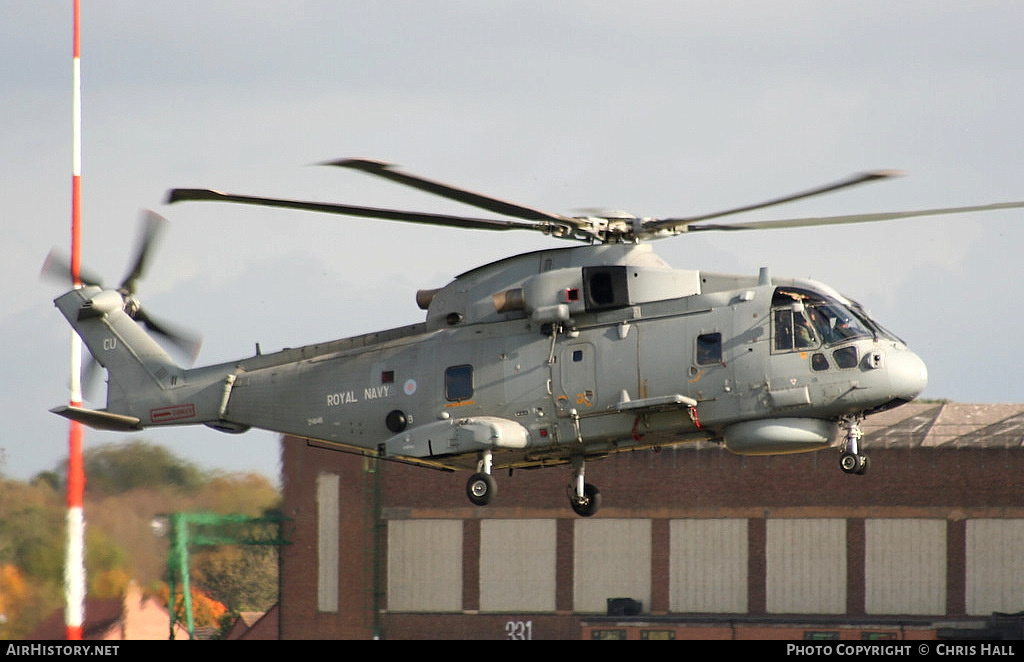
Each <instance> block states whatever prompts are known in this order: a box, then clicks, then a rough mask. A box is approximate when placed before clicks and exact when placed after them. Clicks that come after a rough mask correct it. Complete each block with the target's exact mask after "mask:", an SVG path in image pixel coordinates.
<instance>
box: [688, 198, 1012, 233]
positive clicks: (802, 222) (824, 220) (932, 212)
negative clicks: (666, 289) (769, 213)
mask: <svg viewBox="0 0 1024 662" xmlns="http://www.w3.org/2000/svg"><path fill="white" fill-rule="evenodd" d="M1021 207H1024V202H997V203H995V204H990V205H974V206H970V207H946V208H942V209H920V210H917V211H896V212H881V213H876V214H849V215H844V216H821V217H817V218H793V219H784V220H777V221H752V222H749V223H711V224H707V225H690V226H689V227H688V228H687V231H688V232H698V231H701V230H771V229H778V228H802V227H809V226H814V225H839V224H842V223H872V222H875V221H889V220H893V219H897V218H914V217H916V216H940V215H943V214H966V213H969V212H983V211H998V210H1000V209H1018V208H1021Z"/></svg>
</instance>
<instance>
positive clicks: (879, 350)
mask: <svg viewBox="0 0 1024 662" xmlns="http://www.w3.org/2000/svg"><path fill="white" fill-rule="evenodd" d="M324 165H330V166H337V167H341V168H346V169H350V170H356V171H360V172H362V173H365V174H368V175H372V176H375V177H381V178H384V179H386V180H389V181H391V182H394V183H397V184H400V185H403V186H409V187H413V188H416V189H419V190H421V191H425V192H427V193H430V194H433V195H437V196H441V197H444V198H447V199H450V200H454V201H457V202H460V203H464V204H466V205H469V206H473V207H477V208H480V209H483V210H487V211H489V212H491V213H493V214H496V215H500V216H504V217H507V218H504V219H492V218H480V217H469V216H455V215H447V214H434V213H425V212H410V211H402V210H394V209H380V208H375V207H361V206H353V205H341V204H333V203H319V202H306V201H299V200H287V199H280V198H267V197H258V196H248V195H235V194H228V193H223V192H219V191H216V190H212V189H184V188H180V189H172V190H170V191H169V192H168V196H167V199H166V203H168V204H173V203H180V202H186V201H220V202H228V203H238V204H249V205H259V206H269V207H280V208H287V209H295V210H302V211H313V212H325V213H334V214H342V215H348V216H357V217H365V218H377V219H388V220H397V221H404V222H411V223H421V224H429V225H441V226H451V227H458V228H464V229H470V230H490V231H511V230H526V231H535V232H538V231H539V232H542V233H544V234H546V235H549V236H550V237H552V238H555V239H562V240H567V241H571V242H575V243H574V245H570V246H562V247H555V248H551V249H542V250H538V251H534V252H529V253H524V254H520V255H515V256H512V257H507V258H504V259H501V260H498V261H495V262H492V263H490V264H485V265H482V266H479V267H477V268H474V269H471V270H470V271H467V272H465V273H462V274H460V275H457V276H455V277H454V279H453V280H452V281H451V282H449V283H448V284H447V285H444V286H443V287H440V288H437V289H424V290H420V291H419V292H417V293H416V301H417V304H418V305H419V307H420V309H422V310H424V311H425V319H424V320H423V321H420V322H416V323H413V324H410V325H407V326H402V327H397V328H391V329H387V330H382V331H375V332H371V333H366V334H363V335H358V336H353V337H348V338H342V339H338V340H332V341H329V342H324V343H318V344H312V345H306V346H302V347H297V348H290V349H283V350H280V351H277V352H273V353H266V354H264V353H262V352H261V351H260V350H259V348H258V346H257V351H256V354H255V355H252V356H248V357H246V358H242V359H239V360H236V361H230V362H226V363H219V364H216V365H208V366H202V367H194V368H185V367H182V366H181V365H179V363H178V362H176V361H175V360H174V359H173V358H172V357H171V356H170V355H169V354H168V352H167V351H166V350H165V349H164V348H163V346H162V345H161V344H160V343H158V342H156V340H155V339H154V337H153V335H152V334H151V333H149V332H147V328H148V329H149V331H151V332H152V333H153V334H157V335H164V336H167V337H171V338H175V337H176V336H175V334H174V333H172V332H171V331H170V330H169V328H170V327H169V326H168V325H165V324H162V323H158V322H156V321H155V320H154V319H153V318H152V316H150V315H148V314H147V313H146V312H145V311H144V309H143V308H142V307H141V305H140V304H139V302H138V300H137V298H136V296H135V284H136V282H137V280H138V279H139V277H140V276H141V271H142V268H143V265H144V264H145V263H146V255H147V253H148V251H149V246H150V245H151V243H152V242H151V240H152V237H153V236H154V235H155V233H156V231H157V229H158V228H159V227H162V225H163V219H162V217H160V216H158V215H156V214H152V213H150V215H149V218H148V221H147V229H146V233H145V237H144V239H143V241H142V242H141V243H140V247H139V252H138V256H137V258H136V260H135V263H134V266H133V267H132V269H131V270H130V271H129V275H128V276H126V278H125V279H124V281H123V282H122V284H121V286H120V287H118V288H113V289H104V287H103V286H102V285H101V284H100V283H99V280H98V279H91V278H86V277H82V278H81V279H80V282H81V286H79V287H75V288H73V289H72V290H70V291H68V292H67V293H65V294H63V295H62V296H60V297H58V298H57V299H56V300H55V304H56V306H57V308H58V309H59V310H60V312H61V313H62V314H63V316H64V317H65V318H66V319H67V321H68V322H69V323H70V324H71V326H72V327H74V329H75V331H76V332H77V333H78V335H80V336H81V338H82V340H83V341H84V343H85V345H86V347H87V348H88V350H89V352H90V353H91V355H92V356H93V357H94V359H95V361H96V362H97V363H98V364H99V365H101V366H102V367H103V368H105V369H106V370H107V374H108V379H107V401H106V407H105V408H103V409H89V408H85V407H82V406H78V405H77V404H72V405H65V406H60V407H56V408H54V409H52V410H51V411H52V412H54V413H56V414H59V415H61V416H64V417H66V418H69V419H71V420H74V421H78V422H80V423H83V424H85V425H88V426H91V427H94V428H99V429H104V430H118V431H136V430H142V429H144V428H149V427H157V426H172V425H192V424H204V425H206V426H209V427H211V428H213V429H215V430H219V431H222V432H228V433H241V432H245V431H247V430H249V429H251V428H257V429H264V430H269V431H273V432H278V433H281V434H287V435H293V436H296V437H300V438H307V439H312V440H317V441H320V442H325V443H327V444H329V445H333V447H336V448H338V449H340V450H346V451H350V452H357V453H361V454H364V455H368V456H374V457H378V458H381V459H384V460H394V461H399V462H405V463H413V464H416V465H421V466H425V467H431V468H434V469H439V470H444V471H467V472H469V473H470V476H469V478H468V480H467V483H466V495H467V497H468V499H469V501H470V502H471V503H472V504H474V505H476V506H486V505H488V504H490V503H491V502H492V501H493V499H494V497H495V495H496V493H497V482H496V480H495V478H494V472H495V470H497V469H503V470H505V469H507V470H508V471H509V472H512V471H513V470H516V469H524V468H534V467H549V466H565V465H568V467H569V468H570V470H571V474H570V478H569V481H568V486H567V495H568V498H569V504H570V507H571V508H572V510H573V511H574V512H575V513H576V514H577V515H580V516H583V517H589V516H592V515H594V514H595V513H596V512H597V511H598V509H599V507H600V505H601V493H600V490H599V489H598V488H597V487H596V486H594V485H592V484H590V483H588V482H586V474H585V468H586V463H587V462H588V461H592V460H596V459H599V458H603V457H606V456H609V455H611V454H614V453H621V452H631V451H640V450H650V449H654V450H658V449H661V448H663V447H668V446H673V445H676V444H682V443H693V442H712V443H716V444H721V445H723V446H724V447H725V448H726V449H727V450H729V451H731V452H733V453H737V454H743V455H755V456H756V455H775V454H789V453H802V452H811V451H818V450H823V449H828V448H836V449H838V452H839V453H838V454H839V462H838V464H839V468H840V470H841V471H842V472H844V473H847V474H854V475H861V474H864V473H866V472H867V470H868V467H869V464H870V463H869V459H868V457H867V455H866V454H865V453H864V451H863V448H862V443H861V439H862V436H863V433H862V431H861V427H860V424H861V423H862V422H863V420H864V419H865V418H866V417H867V416H870V415H871V414H874V413H877V412H881V411H885V410H888V409H890V408H893V407H897V406H899V405H902V404H904V403H907V402H910V401H912V400H913V399H914V398H915V397H917V396H918V395H919V394H920V393H921V392H922V391H923V390H924V388H925V385H926V384H927V368H926V366H925V364H924V362H923V361H922V360H921V358H920V357H918V356H917V355H916V354H915V353H914V352H912V351H911V350H910V349H909V348H908V346H907V344H906V343H905V342H904V341H902V340H901V339H900V338H899V337H898V336H896V335H895V334H894V333H892V332H890V331H889V330H887V329H886V328H885V327H883V326H882V325H881V324H879V323H878V322H876V321H875V320H874V319H873V318H872V316H871V315H869V314H868V312H867V311H866V310H865V308H864V307H863V306H861V305H860V304H859V303H857V302H856V301H854V300H852V299H850V298H848V297H846V296H844V295H843V294H841V293H839V292H837V291H835V290H834V289H833V288H831V287H829V286H828V285H826V284H824V283H821V282H817V281H813V280H808V279H802V278H788V277H779V276H774V275H772V274H770V273H769V272H768V270H767V269H766V268H762V269H760V270H759V272H758V273H750V274H727V273H712V272H706V271H701V270H680V269H675V268H672V267H671V266H669V265H668V264H667V263H666V262H665V261H664V260H662V259H661V258H660V257H658V256H657V255H656V254H655V253H654V252H653V250H652V246H651V243H650V240H653V239H661V238H666V237H674V236H678V235H681V234H687V233H691V232H701V231H728V232H733V231H746V230H767V229H773V228H793V227H813V226H820V225H832V224H843V223H863V222H871V221H884V220H890V219H899V218H908V217H915V216H930V215H938V214H954V213H965V212H982V211H993V210H1000V209H1011V208H1019V207H1024V202H1008V203H997V204H990V205H980V206H971V207H955V208H943V209H929V210H918V211H903V212H887V213H874V214H854V215H844V216H828V217H820V218H797V219H788V220H770V221H754V222H746V223H742V222H740V223H729V224H723V223H719V222H717V221H718V219H720V218H722V217H725V216H731V215H734V214H739V213H742V212H748V211H752V210H756V209H763V208H766V207H771V206H775V205H779V204H783V203H786V202H792V201H795V200H799V199H803V198H808V197H811V196H815V195H820V194H823V193H828V192H833V191H838V190H841V189H845V188H849V187H852V186H856V185H859V184H863V183H867V182H873V181H878V180H882V179H886V178H889V177H892V176H895V175H897V174H900V173H897V172H895V171H871V172H865V173H861V174H857V175H853V176H851V177H849V178H846V179H843V180H840V181H837V182H835V183H831V184H828V185H825V186H820V187H818V188H815V189H811V190H807V191H803V192H800V193H796V194H792V195H787V196H784V197H780V198H776V199H772V200H768V201H765V202H760V203H756V204H750V205H745V206H740V207H735V208H731V209H727V210H724V211H719V212H715V213H711V214H703V215H697V216H689V217H674V218H661V219H652V218H640V217H636V216H633V215H630V214H626V213H620V212H615V213H607V214H603V215H602V214H598V215H594V216H565V215H561V214H556V213H550V212H546V211H543V210H539V209H534V208H531V207H526V206H523V205H519V204H516V203H512V202H507V201H504V200H501V199H498V198H494V197H491V196H487V195H482V194H480V193H475V192H473V191H469V190H466V189H462V188H459V187H455V186H451V185H448V184H444V183H441V182H438V181H434V180H430V179H426V178H423V177H420V176H417V175H413V174H410V173H408V172H405V171H404V170H402V169H399V168H398V167H396V166H394V165H392V164H389V163H385V162H381V161H375V160H370V159H361V158H357V159H342V160H336V161H330V162H327V163H325V164H324ZM177 339H179V340H181V338H180V337H179V338H177ZM182 344H184V345H187V346H189V347H194V345H193V343H192V342H191V339H187V338H186V339H185V341H184V342H183V343H182Z"/></svg>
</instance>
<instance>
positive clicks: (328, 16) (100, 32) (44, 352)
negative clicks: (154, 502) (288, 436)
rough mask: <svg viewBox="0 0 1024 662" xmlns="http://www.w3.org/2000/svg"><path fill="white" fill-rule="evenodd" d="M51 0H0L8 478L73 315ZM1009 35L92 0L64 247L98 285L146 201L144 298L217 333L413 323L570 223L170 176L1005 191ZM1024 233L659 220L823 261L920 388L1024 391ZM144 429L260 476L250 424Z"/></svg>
mask: <svg viewBox="0 0 1024 662" xmlns="http://www.w3.org/2000/svg"><path fill="white" fill-rule="evenodd" d="M71 10H72V3H71V0H66V1H63V2H56V1H51V0H42V1H32V2H30V1H28V0H0V145H2V148H0V214H2V218H0V251H3V255H2V258H0V273H2V276H3V283H4V285H5V287H4V305H3V306H0V342H2V353H0V407H2V409H0V413H2V420H3V425H2V428H0V453H2V455H0V473H3V474H4V475H7V476H9V477H14V478H21V479H27V478H29V477H31V476H32V475H34V474H35V473H37V472H39V471H43V470H47V469H51V468H53V467H54V466H56V465H57V464H58V463H59V462H61V461H62V460H63V459H64V458H65V457H66V453H67V430H68V424H67V422H66V421H65V420H64V419H62V418H59V417H57V416H55V415H53V414H50V413H49V412H48V410H49V409H50V408H52V407H54V406H57V405H61V404H64V403H66V401H67V398H68V390H67V385H68V379H67V371H68V368H67V365H68V352H69V350H68V348H69V346H70V331H69V329H68V327H67V326H66V324H65V323H64V321H63V318H61V316H60V314H59V313H58V312H57V311H56V309H55V308H54V307H53V304H52V300H53V299H54V298H55V297H57V296H58V295H59V294H61V292H62V286H61V285H60V284H59V283H56V282H53V281H42V280H40V279H39V270H40V267H41V265H42V263H43V260H44V258H45V256H46V254H47V253H48V252H49V251H50V249H51V248H52V247H54V246H56V247H59V248H63V249H64V250H67V249H68V247H69V245H70V238H69V237H70V209H71V185H70V182H71V146H72V136H71V126H72V120H71V108H72V104H71V98H72V84H71V74H72V66H71V35H72V13H71ZM1022 34H1024V8H1022V7H1021V5H1020V4H1019V3H1014V2H1006V1H1004V2H987V1H982V0H972V1H971V2H934V1H928V2H925V1H901V2H889V1H886V2H882V1H873V0H859V1H858V2H852V1H851V2H820V0H814V1H807V2H802V1H800V2H798V1H777V2H754V1H749V2H706V1H705V2H697V1H688V0H675V1H672V2H668V1H664V0H662V1H660V2H654V1H646V0H633V1H632V2H628V3H624V2H611V1H588V2H584V1H577V0H560V1H559V2H550V1H544V2H540V1H536V2H534V1H521V2H516V1H496V0H495V1H484V2H481V1H479V0H466V1H455V0H442V1H414V0H406V1H394V0H374V1H373V2H346V1H338V0H320V1H309V2H270V1H267V0H247V1H246V2H213V3H211V2H208V1H207V2H199V1H197V0H179V1H178V2H173V3H166V2H165V3H154V2H129V1H127V0H106V1H104V2H95V3H93V2H89V1H88V0H85V1H84V2H83V14H82V80H83V126H84V144H83V162H84V166H83V232H84V234H83V259H84V262H85V265H86V266H87V267H88V268H89V269H91V270H93V271H98V272H100V273H102V274H103V275H104V277H105V279H106V282H107V283H109V284H111V285H114V284H117V283H118V282H119V280H120V278H121V277H122V276H123V275H124V270H125V269H126V268H127V261H128V259H129V255H130V254H131V252H132V249H133V245H134V242H135V238H136V231H137V229H138V223H139V217H140V210H141V209H143V208H152V209H154V210H156V211H158V212H159V213H161V214H163V215H165V216H166V217H167V218H168V219H170V221H171V224H170V227H169V228H168V232H167V233H166V235H165V237H164V241H163V243H162V244H161V246H160V250H159V253H158V254H157V255H156V257H155V259H154V261H153V263H152V264H151V268H150V271H149V273H148V274H147V277H146V279H145V280H144V281H143V282H142V283H141V288H140V293H139V294H140V298H141V299H142V301H143V302H144V304H145V305H146V307H147V308H148V309H149V311H150V312H151V313H154V314H157V315H160V316H161V317H162V318H164V319H167V320H170V321H173V322H175V323H177V324H180V325H183V326H186V327H189V328H191V329H194V330H196V331H198V332H201V333H202V334H203V336H204V341H205V344H204V346H203V350H202V352H201V353H200V355H199V361H198V362H199V363H211V362H220V361H226V360H230V359H234V358H239V357H242V356H248V355H250V354H252V353H253V351H254V347H255V344H256V343H257V342H258V343H260V345H261V347H262V349H263V351H265V352H267V351H273V350H276V349H280V348H282V347H288V346H297V345H301V344H306V343H312V342H319V341H324V340H330V339H334V338H339V337H343V336H347V335H353V334H357V333H363V332H367V331H373V330H378V329H381V328H388V327H392V326H398V325H402V324H408V323H412V322H416V321H420V320H422V318H423V313H422V311H420V310H419V309H418V308H417V307H416V305H415V302H414V293H415V291H416V289H418V288H427V287H438V286H440V285H443V284H445V283H446V282H448V281H449V280H450V279H451V277H453V276H454V275H456V274H458V273H460V272H462V271H465V270H467V269H469V268H471V267H473V266H476V265H479V264H482V263H485V262H489V261H492V260H495V259H498V258H500V257H503V256H507V255H510V254H514V253H516V252H521V251H527V250H535V249H538V248H543V247H551V246H564V245H566V244H565V243H564V242H556V241H554V240H551V239H549V238H546V237H544V236H542V235H540V234H536V236H535V235H534V233H527V232H523V233H486V232H470V231H466V230H457V229H441V228H426V227H415V226H410V225H406V224H400V223H394V222H387V221H372V220H359V219H348V218H343V217H337V216H323V215H316V214H312V213H304V212H289V211H286V210H271V209H259V208H254V207H248V206H238V205H224V204H219V203H187V204H179V205H174V206H166V205H164V204H163V196H164V194H165V192H166V190H167V189H169V188H173V187H211V188H217V189H221V190H225V191H229V192H232V193H246V194H255V195H271V196H280V197H293V198H305V199H314V200H321V201H330V202H343V203H349V204H359V205H368V206H381V207H398V208H407V209H415V210H421V211H436V212H448V213H453V212H454V213H468V214H469V215H473V216H479V215H484V214H485V213H484V212H481V211H480V210H475V209H470V208H466V207H462V206H459V205H456V204H455V203H451V202H447V201H444V200H440V199H436V198H433V197H431V196H428V195H426V194H424V193H420V192H417V191H412V190H406V189H403V188H401V187H398V186H396V185H394V184H390V183H388V182H384V181H377V180H375V179H374V178H371V177H369V176H367V175H365V174H362V173H359V172H353V171H346V170H342V169H338V168H329V167H322V166H317V165H315V164H316V163H318V162H322V161H326V160H329V159H336V158H341V157H350V156H363V157H371V158H376V159H381V160H386V161H391V162H395V163H398V164H401V165H402V166H404V167H405V168H406V169H407V170H409V171H411V172H414V173H417V174H420V175H424V176H427V177H431V178H434V179H439V180H441V181H446V182H449V183H453V184H457V185H460V186H463V187H467V188H471V189H474V190H477V191H481V192H484V193H488V194H491V195H495V196H498V197H502V198H505V199H509V200H514V201H517V202H520V203H522V204H525V205H528V206H532V207H538V208H542V209H546V210H548V211H552V212H560V213H571V212H573V211H574V210H578V209H580V208H588V207H600V208H614V209H624V210H628V211H630V212H632V213H635V214H638V215H643V216H655V217H664V216H679V215H685V214H696V213H703V212H710V211H715V210H718V209H723V208H728V207H733V206H737V205H740V204H746V203H751V202H757V201H760V200H764V199H768V198H773V197H777V196H780V195H783V194H787V193H792V192H796V191H800V190H804V189H807V188H811V187H813V186H817V185H819V184H824V183H826V182H830V181H833V180H836V179H840V178H842V177H845V176H847V175H849V174H851V173H854V172H859V171H864V170H872V169H879V168H893V169H900V170H904V171H906V172H907V176H905V177H902V178H899V179H895V180H889V181H885V182H882V183H875V184H870V185H865V186H862V187H859V188H857V189H854V190H850V191H847V192H841V193H837V194H833V195H828V196H824V197H819V198H815V199H813V200H808V201H804V202H800V203H797V204H792V205H789V206H786V207H781V208H775V209H773V210H770V212H769V211H763V212H757V213H754V214H748V215H746V216H743V217H736V218H735V220H752V219H761V218H786V217H801V216H812V215H825V214H845V213H854V212H876V211H895V210H909V209H918V208H933V207H943V206H959V205H971V204H983V203H990V202H1004V201H1011V200H1024V180H1022V177H1021V174H1022V172H1024V129H1022V128H1021V126H1022V125H1021V122H1022V120H1021V118H1022V117H1024V67H1022V66H1021V65H1022V63H1024V39H1021V35H1022ZM1022 248H1024V211H1020V210H1017V211H1004V212H996V213H989V214H982V215H979V214H974V215H964V216H945V217H938V218H925V219H917V220H904V221H894V222H889V223H874V224H866V225H858V226H840V227H834V228H819V229H802V230H774V231H769V232H751V233H700V234H697V235H693V236H681V237H676V238H673V239H669V240H665V241H660V242H658V243H657V244H656V246H655V249H656V250H657V252H658V253H659V254H660V255H661V256H662V257H663V258H665V259H666V260H667V261H668V262H669V263H670V264H672V265H673V266H675V267H678V268H698V269H707V270H714V271H729V272H740V273H752V274H756V273H757V270H758V268H759V267H762V266H767V267H769V268H770V270H771V271H772V273H773V274H775V275H780V276H782V275H785V276H800V277H811V278H814V279H817V280H820V281H823V282H825V283H828V284H830V285H832V286H833V287H835V288H836V289H838V290H840V291H842V292H844V293H845V294H847V295H849V296H851V297H853V298H855V299H857V300H858V301H860V302H861V303H863V304H864V305H865V306H866V307H867V308H868V309H869V310H871V311H872V313H873V314H874V315H875V317H876V318H877V319H878V320H880V321H881V322H882V323H883V324H884V325H885V326H887V327H889V328H890V329H891V330H893V331H894V332H896V333H897V334H898V335H900V336H901V337H903V338H904V339H905V340H906V341H907V342H908V343H909V344H910V346H911V347H912V348H913V349H914V350H915V351H917V352H918V353H919V354H920V355H921V356H922V357H923V358H924V359H925V361H926V362H927V364H928V367H929V373H930V383H929V386H928V389H927V390H926V392H925V393H924V397H929V398H950V399H953V400H956V401H960V402H970V403H986V402H1020V401H1022V399H1024V384H1022V381H1021V380H1022V377H1021V373H1022V370H1021V369H1022V367H1024V366H1022V358H1021V352H1020V349H1019V343H1018V336H1019V335H1020V332H1019V330H1020V329H1021V328H1024V307H1022V306H1021V304H1020V296H1019V292H1018V291H1017V288H1018V287H1020V286H1021V284H1022V283H1024V278H1022V276H1024V267H1022V266H1021V264H1022V262H1021V259H1020V257H1019V252H1020V251H1021V249H1022ZM100 386H102V385H100ZM102 391H103V389H102V388H96V389H95V393H96V394H97V395H101V394H102ZM97 399H99V400H100V401H99V402H93V403H89V404H91V405H92V406H95V407H102V406H103V404H104V403H103V401H102V399H101V398H97ZM142 436H143V438H146V439H150V440H152V441H154V442H157V443H161V444H164V445H167V446H168V447H172V448H174V449H176V450H177V451H178V452H179V453H180V454H181V455H182V456H184V457H186V458H188V459H190V460H193V461H195V462H197V463H199V464H201V465H202V466H204V467H208V468H216V469H224V470H229V471H235V470H256V471H260V472H263V473H266V474H267V475H270V476H274V477H276V475H277V471H278V466H277V464H278V451H277V441H276V437H274V436H273V435H271V434H269V433H260V432H249V433H246V434H244V435H236V436H228V435H224V434H221V433H218V432H214V431H212V430H209V429H207V428H195V429H192V428H182V429H178V430H162V431H159V432H148V431H147V432H146V433H144V434H143V435H142ZM127 439H128V437H126V436H125V435H119V434H115V433H100V432H95V431H91V430H90V431H88V432H87V433H86V447H87V448H88V447H92V446H95V445H97V444H101V443H106V442H110V441H124V440H127Z"/></svg>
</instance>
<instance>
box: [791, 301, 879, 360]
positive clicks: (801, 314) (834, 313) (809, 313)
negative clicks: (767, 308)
mask: <svg viewBox="0 0 1024 662" xmlns="http://www.w3.org/2000/svg"><path fill="white" fill-rule="evenodd" d="M772 308H773V311H774V315H775V334H776V340H775V349H776V351H790V350H799V349H810V348H813V347H817V346H818V345H820V344H822V343H824V344H825V345H834V344H837V343H842V342H845V341H847V340H851V339H853V338H870V337H872V336H878V335H888V334H887V333H886V332H885V331H884V330H882V329H881V327H879V326H878V325H877V324H876V323H875V322H874V321H872V320H871V319H870V318H869V317H868V316H867V314H866V313H865V312H864V311H863V310H862V309H861V308H860V307H859V306H857V305H856V304H853V305H852V306H847V305H846V304H844V303H842V302H841V301H838V300H836V299H835V298H833V297H830V296H826V295H823V294H820V293H818V292H813V291H811V290H804V289H799V288H782V287H780V288H778V289H777V290H775V294H774V296H773V298H772ZM800 324H803V325H805V326H806V332H807V333H809V334H810V335H811V338H810V339H809V340H805V341H804V342H805V343H808V344H805V346H804V347H800V346H799V342H800V341H799V340H798V337H797V333H798V331H799V326H800ZM787 333H788V334H790V338H791V339H789V340H787V336H786V335H785V334H787Z"/></svg>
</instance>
